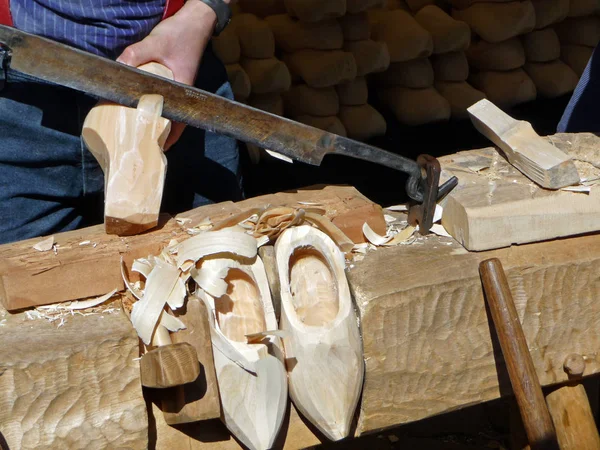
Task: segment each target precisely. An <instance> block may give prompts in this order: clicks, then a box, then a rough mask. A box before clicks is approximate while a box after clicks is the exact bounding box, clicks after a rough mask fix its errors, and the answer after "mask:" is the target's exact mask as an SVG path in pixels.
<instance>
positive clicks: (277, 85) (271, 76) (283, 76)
mask: <svg viewBox="0 0 600 450" xmlns="http://www.w3.org/2000/svg"><path fill="white" fill-rule="evenodd" d="M240 64H241V65H242V67H243V68H244V70H245V71H246V73H247V74H248V78H249V80H250V85H251V86H252V93H253V94H271V93H281V92H285V91H287V90H288V89H289V88H290V86H291V85H292V77H291V75H290V72H289V70H288V68H287V66H286V65H285V64H284V63H283V61H280V60H278V59H276V58H270V59H250V58H242V61H241V63H240Z"/></svg>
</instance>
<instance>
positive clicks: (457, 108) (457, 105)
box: [435, 81, 485, 119]
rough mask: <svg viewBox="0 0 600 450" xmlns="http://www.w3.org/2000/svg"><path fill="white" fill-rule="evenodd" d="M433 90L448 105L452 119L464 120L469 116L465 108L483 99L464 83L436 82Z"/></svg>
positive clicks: (483, 95)
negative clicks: (435, 90)
mask: <svg viewBox="0 0 600 450" xmlns="http://www.w3.org/2000/svg"><path fill="white" fill-rule="evenodd" d="M435 88H436V89H437V91H438V92H439V93H440V94H441V95H442V97H444V98H445V99H446V100H447V101H448V103H449V104H450V110H451V114H452V117H453V118H456V119H464V118H467V117H468V116H469V114H468V113H467V108H469V107H470V106H472V105H474V104H475V103H477V102H478V101H479V100H482V99H484V98H485V94H484V93H483V92H481V91H478V90H477V89H475V88H474V87H473V86H471V85H470V84H469V83H467V82H466V81H436V82H435Z"/></svg>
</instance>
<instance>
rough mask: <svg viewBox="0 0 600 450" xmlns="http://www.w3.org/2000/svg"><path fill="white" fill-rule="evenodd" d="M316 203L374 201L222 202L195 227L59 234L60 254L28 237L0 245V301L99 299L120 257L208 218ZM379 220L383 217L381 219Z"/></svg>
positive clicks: (347, 190) (322, 196)
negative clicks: (39, 247) (138, 232)
mask: <svg viewBox="0 0 600 450" xmlns="http://www.w3.org/2000/svg"><path fill="white" fill-rule="evenodd" d="M300 202H310V203H311V204H317V206H318V207H319V208H323V209H325V210H327V211H328V217H329V218H330V219H334V218H335V217H337V216H338V215H343V214H344V213H346V212H348V211H350V210H352V209H354V208H359V207H361V206H365V205H372V202H371V201H370V200H369V199H367V198H366V197H365V196H363V195H362V194H361V193H360V192H358V191H357V190H356V189H354V188H352V187H343V186H328V187H325V188H322V189H319V188H306V189H302V190H299V191H298V192H294V193H292V192H289V193H278V194H272V195H265V196H262V197H256V198H252V199H248V200H245V201H243V202H240V203H237V204H235V205H234V204H233V203H232V202H224V203H218V204H215V205H209V206H205V207H201V208H197V209H194V210H191V211H188V212H187V213H184V214H181V215H180V216H181V217H186V218H190V219H192V222H191V223H186V224H185V225H183V226H181V225H178V223H177V222H176V220H175V219H169V218H168V217H162V221H161V222H160V223H159V226H158V229H156V230H154V231H152V232H151V233H146V234H142V235H139V236H124V237H118V236H114V235H107V234H106V233H105V232H104V228H103V226H101V225H98V226H95V227H90V228H85V229H82V230H76V231H70V232H67V233H61V234H58V235H56V236H55V243H56V244H57V247H56V253H55V252H52V251H49V252H39V251H37V250H35V249H34V248H33V246H34V245H35V244H36V243H37V242H39V241H40V240H41V239H40V238H36V239H29V240H25V241H21V242H17V243H13V244H5V245H1V246H0V303H2V304H3V305H4V307H5V308H6V309H8V310H16V309H20V308H26V307H29V306H34V305H43V304H49V303H56V302H64V301H68V300H75V299H80V298H85V297H91V296H94V295H101V294H105V293H106V292H109V291H111V290H113V289H118V290H121V289H123V288H124V285H123V280H122V278H121V269H120V259H121V258H123V259H124V260H125V263H126V265H128V266H131V262H132V261H133V260H134V259H135V258H140V257H145V256H148V255H150V254H158V253H159V252H160V251H161V250H162V249H163V248H164V247H165V246H166V245H167V244H168V243H169V241H170V240H171V239H182V238H185V237H188V236H189V235H188V234H187V232H186V228H189V227H193V226H195V225H196V224H198V223H200V222H202V221H204V220H206V219H207V218H210V219H211V220H212V221H213V222H216V221H219V220H222V219H225V218H227V217H231V216H233V215H234V214H237V213H240V212H242V211H244V210H247V209H251V208H253V207H255V206H265V205H267V204H271V205H273V206H284V205H288V206H297V207H305V208H307V207H310V206H305V205H303V204H302V203H300ZM379 220H380V221H383V217H382V216H380V219H379ZM339 226H340V227H341V228H342V231H344V232H345V233H350V234H352V233H354V234H356V229H355V227H357V226H358V227H362V223H360V224H356V223H344V224H341V225H339Z"/></svg>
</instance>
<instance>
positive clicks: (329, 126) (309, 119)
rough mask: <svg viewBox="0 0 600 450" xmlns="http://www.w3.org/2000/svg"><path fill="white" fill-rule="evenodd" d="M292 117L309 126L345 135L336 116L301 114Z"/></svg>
mask: <svg viewBox="0 0 600 450" xmlns="http://www.w3.org/2000/svg"><path fill="white" fill-rule="evenodd" d="M293 119H294V120H296V121H298V122H301V123H304V124H306V125H310V126H311V127H315V128H319V129H320V130H325V131H329V132H330V133H333V134H337V135H339V136H347V134H346V128H345V127H344V124H343V123H342V121H341V120H340V119H339V118H338V117H337V116H329V117H317V116H310V115H308V114H303V115H301V116H295V117H293Z"/></svg>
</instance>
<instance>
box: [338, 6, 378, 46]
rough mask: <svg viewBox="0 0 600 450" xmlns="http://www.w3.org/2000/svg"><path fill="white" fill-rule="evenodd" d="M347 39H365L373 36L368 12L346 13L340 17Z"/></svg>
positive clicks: (339, 20) (345, 38)
mask: <svg viewBox="0 0 600 450" xmlns="http://www.w3.org/2000/svg"><path fill="white" fill-rule="evenodd" d="M338 22H339V24H340V26H341V27H342V32H343V34H344V40H345V41H364V40H365V39H370V38H371V25H369V18H368V15H367V14H366V13H359V14H346V15H345V16H344V17H340V18H339V19H338Z"/></svg>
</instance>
